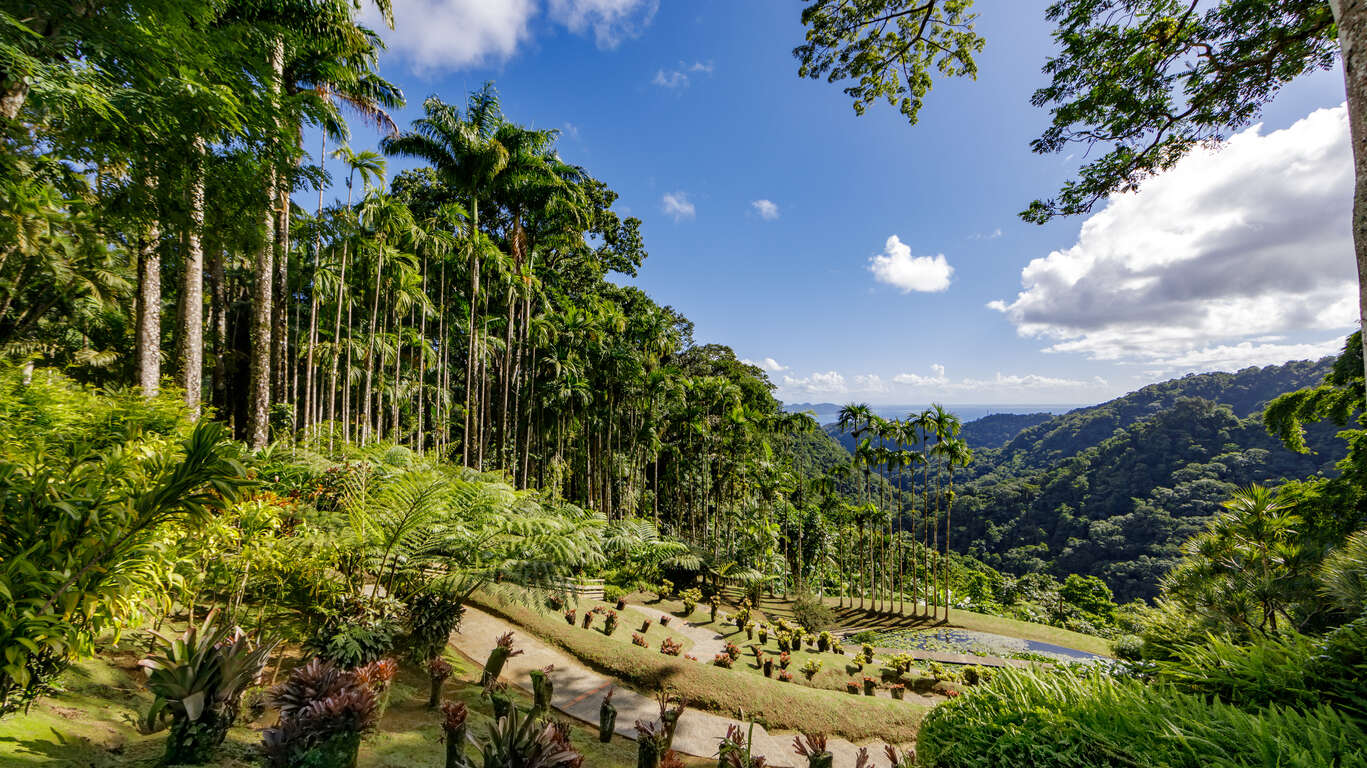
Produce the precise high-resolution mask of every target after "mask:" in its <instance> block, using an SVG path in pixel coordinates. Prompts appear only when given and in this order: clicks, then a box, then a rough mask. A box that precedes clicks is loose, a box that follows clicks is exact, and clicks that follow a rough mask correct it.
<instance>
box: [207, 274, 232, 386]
mask: <svg viewBox="0 0 1367 768" xmlns="http://www.w3.org/2000/svg"><path fill="white" fill-rule="evenodd" d="M210 253H211V254H213V255H212V256H210V257H209V311H210V313H211V317H210V320H209V326H210V328H212V329H213V331H212V333H213V343H214V372H213V377H214V382H213V383H214V394H213V402H214V405H216V406H218V407H219V408H221V409H222V410H223V412H224V413H227V412H228V407H227V405H228V348H227V347H228V290H227V289H228V286H227V276H226V275H225V274H224V269H223V249H222V248H221V247H215V248H213V249H212V250H211V251H210Z"/></svg>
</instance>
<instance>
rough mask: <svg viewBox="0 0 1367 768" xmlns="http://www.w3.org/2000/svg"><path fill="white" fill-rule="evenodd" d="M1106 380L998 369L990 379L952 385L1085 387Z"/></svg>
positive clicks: (972, 387)
mask: <svg viewBox="0 0 1367 768" xmlns="http://www.w3.org/2000/svg"><path fill="white" fill-rule="evenodd" d="M1107 384H1108V382H1107V381H1106V380H1105V379H1103V378H1101V377H1100V376H1093V377H1092V378H1091V379H1090V380H1085V381H1084V380H1080V379H1060V378H1054V377H1052V376H1041V375H1039V374H1037V373H1027V374H1024V375H1006V374H1003V373H1002V372H1000V371H998V372H997V373H996V375H995V376H993V377H992V378H990V379H964V380H963V381H961V382H959V383H958V384H956V385H954V386H955V387H956V388H957V389H963V390H970V391H973V390H998V391H1000V390H1021V389H1085V388H1090V387H1105V386H1106V385H1107Z"/></svg>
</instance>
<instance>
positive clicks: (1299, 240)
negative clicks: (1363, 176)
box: [988, 106, 1357, 372]
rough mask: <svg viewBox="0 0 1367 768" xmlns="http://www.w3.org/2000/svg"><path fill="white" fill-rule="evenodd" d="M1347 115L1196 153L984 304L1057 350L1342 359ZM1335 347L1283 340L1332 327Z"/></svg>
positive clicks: (1308, 120) (1162, 363)
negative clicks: (1004, 297) (1000, 297)
mask: <svg viewBox="0 0 1367 768" xmlns="http://www.w3.org/2000/svg"><path fill="white" fill-rule="evenodd" d="M1352 165H1353V164H1352V158H1351V155H1350V151H1349V143H1348V121H1347V110H1346V108H1345V107H1342V106H1340V107H1337V108H1334V109H1322V110H1318V111H1316V112H1313V113H1311V114H1310V115H1309V116H1307V117H1305V118H1304V119H1302V120H1300V121H1298V122H1296V123H1295V124H1294V125H1292V126H1291V127H1289V128H1286V129H1284V130H1280V131H1274V132H1271V133H1266V134H1264V133H1263V132H1262V127H1261V126H1253V127H1252V128H1249V129H1248V130H1246V131H1243V132H1241V133H1239V134H1237V135H1235V136H1233V137H1231V138H1230V139H1229V141H1228V142H1226V143H1225V145H1224V146H1223V147H1220V148H1215V149H1201V150H1197V151H1196V152H1193V153H1192V154H1191V155H1189V156H1188V157H1186V158H1184V159H1183V160H1182V161H1181V162H1179V163H1177V165H1175V166H1174V167H1173V168H1172V169H1171V170H1169V171H1167V172H1165V173H1163V174H1161V175H1159V176H1156V177H1154V178H1152V179H1149V180H1148V181H1146V182H1145V183H1144V185H1143V187H1141V188H1140V190H1139V191H1138V192H1137V193H1133V194H1126V195H1119V196H1116V197H1113V198H1111V199H1110V200H1109V202H1108V205H1107V207H1106V208H1105V209H1103V210H1102V211H1100V212H1098V213H1096V214H1094V215H1092V216H1091V217H1090V218H1089V219H1087V221H1086V222H1084V223H1083V225H1082V229H1081V232H1080V234H1079V235H1078V239H1077V242H1076V243H1075V244H1074V245H1073V246H1072V247H1070V248H1068V249H1066V250H1061V251H1054V252H1053V253H1050V254H1049V255H1048V256H1046V257H1044V258H1037V259H1035V260H1033V261H1031V262H1030V263H1029V264H1028V265H1027V266H1026V267H1025V268H1024V269H1023V270H1022V271H1021V284H1022V290H1021V292H1020V293H1019V294H1018V295H1017V296H1016V298H1015V299H1014V300H1012V301H1009V302H1008V301H994V302H992V303H990V304H989V305H988V306H989V307H991V308H993V309H996V310H998V311H1000V312H1002V313H1004V314H1005V315H1006V316H1007V318H1008V319H1009V320H1010V321H1011V322H1012V323H1013V324H1014V325H1015V326H1016V329H1017V331H1018V332H1019V333H1020V334H1021V335H1022V336H1031V337H1039V338H1043V339H1047V340H1048V341H1049V342H1050V343H1049V346H1047V347H1046V351H1049V352H1073V353H1080V354H1083V355H1086V356H1088V357H1090V358H1092V359H1097V360H1116V361H1121V362H1126V363H1136V364H1143V365H1146V366H1148V367H1149V369H1150V370H1154V371H1158V370H1162V371H1167V372H1171V371H1175V370H1209V369H1211V368H1213V367H1224V368H1231V367H1241V366H1244V365H1251V364H1270V363H1276V362H1282V361H1285V360H1288V359H1293V358H1297V357H1307V356H1309V357H1315V356H1319V354H1322V353H1328V352H1332V351H1334V349H1336V348H1337V345H1338V344H1341V340H1339V339H1338V336H1341V334H1342V332H1344V331H1346V330H1347V329H1348V328H1349V327H1350V326H1351V325H1352V324H1353V322H1354V320H1355V318H1356V300H1357V292H1356V282H1357V281H1356V275H1355V272H1354V266H1353V256H1352V255H1353V244H1352V238H1351V231H1350V227H1349V217H1350V211H1351V203H1352V194H1353V175H1352ZM1335 330H1337V331H1339V332H1340V333H1339V334H1338V335H1336V336H1335V337H1334V341H1332V342H1331V341H1329V340H1327V339H1326V340H1325V341H1323V342H1319V343H1313V344H1286V343H1281V342H1280V341H1279V340H1276V339H1268V338H1266V337H1268V336H1282V335H1285V334H1288V333H1297V334H1298V335H1299V336H1300V337H1301V338H1304V337H1305V336H1307V335H1311V334H1322V335H1321V338H1325V337H1326V336H1327V335H1328V334H1329V333H1330V332H1331V331H1335Z"/></svg>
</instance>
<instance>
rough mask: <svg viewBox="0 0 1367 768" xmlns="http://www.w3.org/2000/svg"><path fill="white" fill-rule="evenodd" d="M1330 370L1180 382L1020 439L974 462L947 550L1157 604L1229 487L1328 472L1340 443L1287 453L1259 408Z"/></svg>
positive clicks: (1325, 431) (1315, 439)
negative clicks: (1076, 578) (1085, 581)
mask: <svg viewBox="0 0 1367 768" xmlns="http://www.w3.org/2000/svg"><path fill="white" fill-rule="evenodd" d="M1329 365H1330V363H1329V361H1327V360H1326V361H1320V362H1315V363H1310V362H1295V363H1287V364H1286V365H1281V366H1268V367H1266V368H1250V369H1245V370H1243V371H1239V372H1238V373H1233V374H1229V373H1217V374H1201V375H1196V376H1187V377H1184V378H1181V379H1174V380H1172V381H1167V382H1163V383H1161V384H1155V385H1152V386H1149V387H1145V388H1143V389H1141V390H1138V391H1136V392H1132V393H1130V394H1128V395H1126V396H1124V397H1121V398H1117V399H1115V400H1112V401H1110V402H1107V403H1103V404H1101V405H1098V406H1095V407H1092V408H1082V409H1078V410H1075V411H1072V412H1069V413H1067V414H1064V415H1062V416H1057V417H1054V418H1052V419H1049V420H1048V421H1045V422H1042V423H1040V424H1037V425H1035V426H1032V427H1029V428H1026V429H1025V430H1023V431H1022V432H1021V433H1020V434H1018V435H1016V436H1015V437H1014V438H1012V439H1011V440H1010V441H1009V442H1008V443H1006V445H1005V446H1003V447H1002V448H1001V449H999V450H989V451H981V452H979V453H978V455H977V456H976V460H975V462H974V466H973V467H971V468H970V475H971V477H972V478H973V479H971V480H970V481H969V482H967V483H965V484H964V486H963V487H962V490H961V492H960V493H959V495H958V498H957V499H956V503H955V507H956V510H957V511H956V520H955V523H956V525H955V538H956V539H957V541H959V542H960V543H961V546H958V547H956V548H957V549H962V550H966V551H970V552H973V553H974V554H977V555H978V556H979V557H981V558H982V559H983V560H984V561H986V562H988V563H990V564H992V565H994V566H995V567H998V568H1000V569H1002V570H1005V571H1009V572H1015V573H1022V572H1028V571H1049V572H1052V573H1055V574H1059V575H1063V574H1068V573H1083V574H1094V575H1096V576H1099V577H1101V578H1103V579H1104V580H1106V582H1107V583H1108V584H1109V585H1110V587H1111V589H1112V590H1114V591H1115V593H1116V597H1117V598H1119V599H1122V600H1125V599H1131V598H1135V597H1152V596H1154V595H1155V594H1157V584H1158V580H1159V578H1160V577H1161V576H1162V575H1163V574H1164V573H1165V572H1167V570H1168V569H1169V568H1170V567H1171V566H1172V564H1173V563H1174V562H1175V561H1176V559H1177V558H1178V556H1179V554H1180V553H1179V547H1180V545H1181V543H1182V542H1183V541H1185V540H1186V539H1187V538H1189V537H1190V536H1191V535H1192V534H1193V533H1195V532H1197V531H1199V530H1200V529H1201V528H1202V527H1204V526H1205V524H1206V522H1207V521H1208V520H1209V519H1210V517H1211V515H1213V514H1214V513H1215V512H1216V511H1218V510H1219V507H1220V503H1221V502H1222V501H1223V500H1224V499H1226V498H1228V496H1229V494H1230V492H1232V491H1233V490H1234V489H1235V488H1237V487H1239V486H1242V485H1247V484H1249V483H1255V482H1256V483H1263V484H1271V485H1276V484H1279V483H1282V482H1285V481H1287V480H1294V479H1301V478H1305V477H1308V476H1310V475H1314V474H1316V473H1323V474H1326V475H1332V474H1334V473H1335V472H1336V470H1335V464H1336V463H1337V462H1338V461H1339V460H1340V459H1342V458H1343V456H1344V454H1345V445H1344V443H1343V442H1342V441H1341V440H1339V439H1337V438H1336V436H1335V435H1336V431H1337V430H1336V429H1335V428H1334V427H1333V426H1331V425H1328V424H1318V425H1312V426H1311V428H1310V429H1309V430H1308V442H1309V444H1310V445H1311V447H1312V448H1313V450H1314V451H1315V452H1314V453H1313V454H1310V455H1302V454H1297V453H1292V452H1291V451H1288V450H1287V449H1286V448H1285V447H1283V446H1282V444H1281V443H1280V442H1279V441H1278V440H1277V439H1275V438H1274V437H1272V436H1271V435H1269V434H1268V433H1267V431H1266V430H1265V429H1264V428H1263V424H1262V408H1263V406H1264V405H1265V404H1266V403H1267V402H1268V401H1269V400H1271V399H1272V398H1273V397H1276V396H1277V395H1279V394H1282V393H1283V392H1288V391H1292V390H1296V389H1300V388H1303V387H1306V386H1311V385H1313V384H1316V383H1318V382H1319V381H1320V380H1321V379H1322V378H1323V376H1324V374H1325V373H1327V372H1328V370H1329Z"/></svg>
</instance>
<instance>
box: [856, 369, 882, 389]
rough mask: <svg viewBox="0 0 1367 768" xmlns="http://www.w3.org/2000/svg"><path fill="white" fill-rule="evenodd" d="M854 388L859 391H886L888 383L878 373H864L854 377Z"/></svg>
mask: <svg viewBox="0 0 1367 768" xmlns="http://www.w3.org/2000/svg"><path fill="white" fill-rule="evenodd" d="M854 388H855V390H857V391H859V392H886V391H888V385H887V384H884V383H883V377H881V376H879V375H878V374H876V373H863V374H860V375H858V376H855V377H854Z"/></svg>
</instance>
